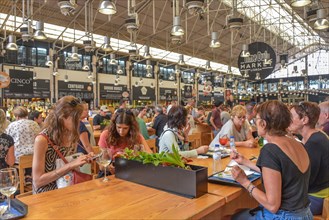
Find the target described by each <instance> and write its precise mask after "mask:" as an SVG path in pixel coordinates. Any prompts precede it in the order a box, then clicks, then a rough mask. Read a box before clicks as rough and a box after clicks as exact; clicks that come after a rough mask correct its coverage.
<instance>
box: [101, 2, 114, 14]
mask: <svg viewBox="0 0 329 220" xmlns="http://www.w3.org/2000/svg"><path fill="white" fill-rule="evenodd" d="M98 11H99V13H102V14H104V15H114V14H115V13H117V8H116V6H115V4H114V3H113V2H112V1H111V0H103V1H102V2H101V3H100V4H99V7H98Z"/></svg>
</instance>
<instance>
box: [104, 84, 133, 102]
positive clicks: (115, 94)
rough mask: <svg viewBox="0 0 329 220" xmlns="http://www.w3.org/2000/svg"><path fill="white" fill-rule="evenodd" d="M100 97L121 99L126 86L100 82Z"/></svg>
mask: <svg viewBox="0 0 329 220" xmlns="http://www.w3.org/2000/svg"><path fill="white" fill-rule="evenodd" d="M99 86H100V91H99V93H100V98H101V99H108V100H120V99H122V98H123V97H122V93H123V92H125V91H127V86H125V85H114V84H105V83H100V84H99Z"/></svg>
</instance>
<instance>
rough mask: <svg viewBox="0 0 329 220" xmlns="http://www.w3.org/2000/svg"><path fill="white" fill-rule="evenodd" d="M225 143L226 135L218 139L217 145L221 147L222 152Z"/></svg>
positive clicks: (226, 140)
mask: <svg viewBox="0 0 329 220" xmlns="http://www.w3.org/2000/svg"><path fill="white" fill-rule="evenodd" d="M227 142H228V138H227V135H224V136H222V137H220V138H219V144H220V145H221V149H222V150H224V149H225V146H226V144H227Z"/></svg>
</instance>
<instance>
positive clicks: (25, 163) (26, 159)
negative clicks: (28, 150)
mask: <svg viewBox="0 0 329 220" xmlns="http://www.w3.org/2000/svg"><path fill="white" fill-rule="evenodd" d="M32 160H33V155H32V154H31V155H23V156H20V158H19V164H18V172H19V191H20V193H24V192H25V189H24V185H25V175H24V174H25V169H26V168H32Z"/></svg>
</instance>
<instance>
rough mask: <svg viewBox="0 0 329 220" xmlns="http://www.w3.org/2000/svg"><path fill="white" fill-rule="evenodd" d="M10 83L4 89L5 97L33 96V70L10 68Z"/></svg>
mask: <svg viewBox="0 0 329 220" xmlns="http://www.w3.org/2000/svg"><path fill="white" fill-rule="evenodd" d="M9 76H10V84H9V87H7V88H5V89H4V97H5V98H33V72H32V71H23V70H14V69H11V70H9Z"/></svg>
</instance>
